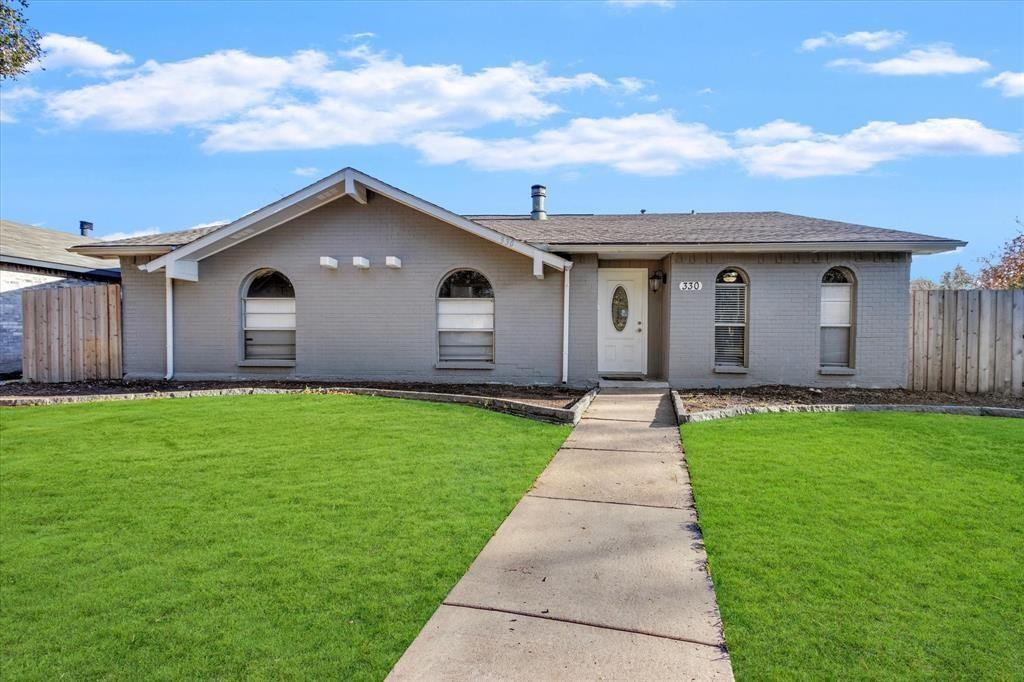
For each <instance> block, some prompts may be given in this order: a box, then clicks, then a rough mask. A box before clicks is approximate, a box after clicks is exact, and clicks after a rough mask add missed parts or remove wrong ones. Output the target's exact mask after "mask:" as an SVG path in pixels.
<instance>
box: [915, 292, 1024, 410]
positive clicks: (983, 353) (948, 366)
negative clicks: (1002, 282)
mask: <svg viewBox="0 0 1024 682" xmlns="http://www.w3.org/2000/svg"><path fill="white" fill-rule="evenodd" d="M908 368H909V369H908V372H909V376H908V379H907V387H908V388H912V389H914V390H918V391H949V392H956V393H1002V394H1005V395H1022V394H1024V388H1022V386H1024V290H1015V291H985V290H973V289H965V290H959V291H955V290H934V291H912V292H911V300H910V361H909V364H908Z"/></svg>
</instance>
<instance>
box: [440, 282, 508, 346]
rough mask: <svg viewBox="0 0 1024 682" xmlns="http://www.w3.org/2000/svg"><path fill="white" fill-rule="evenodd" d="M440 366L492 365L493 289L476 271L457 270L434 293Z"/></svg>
mask: <svg viewBox="0 0 1024 682" xmlns="http://www.w3.org/2000/svg"><path fill="white" fill-rule="evenodd" d="M437 353H438V360H440V361H441V362H494V289H493V288H492V287H491V283H490V282H488V281H487V278H486V277H484V276H483V275H481V274H480V273H479V272H477V271H476V270H456V271H454V272H452V273H450V274H449V275H448V276H447V277H445V278H444V281H442V282H441V288H440V289H438V292H437Z"/></svg>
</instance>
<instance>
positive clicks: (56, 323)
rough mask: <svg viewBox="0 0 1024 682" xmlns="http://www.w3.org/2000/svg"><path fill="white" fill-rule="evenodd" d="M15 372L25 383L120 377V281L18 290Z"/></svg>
mask: <svg viewBox="0 0 1024 682" xmlns="http://www.w3.org/2000/svg"><path fill="white" fill-rule="evenodd" d="M21 305H22V322H23V334H24V336H23V337H22V350H21V373H22V376H23V377H24V378H25V379H29V380H31V381H42V382H54V381H83V380H87V379H120V378H121V285H120V284H99V285H96V286H84V287H61V288H54V289H35V290H28V291H24V292H22V295H21Z"/></svg>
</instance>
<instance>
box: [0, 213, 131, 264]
mask: <svg viewBox="0 0 1024 682" xmlns="http://www.w3.org/2000/svg"><path fill="white" fill-rule="evenodd" d="M95 243H99V240H98V239H93V238H91V237H83V236H81V235H77V234H73V233H71V232H61V231H58V230H47V229H45V228H42V227H33V226H32V225H24V224H22V223H16V222H14V221H11V220H0V259H10V258H17V259H22V260H30V261H38V262H40V263H49V264H53V265H55V266H60V265H68V266H72V267H74V268H77V269H82V268H85V269H90V270H117V269H118V264H117V261H116V260H110V259H107V258H93V257H91V256H83V255H81V254H78V253H71V252H69V251H68V250H67V249H68V247H69V246H77V245H79V244H95ZM53 269H57V270H59V269H61V268H59V267H55V268H53Z"/></svg>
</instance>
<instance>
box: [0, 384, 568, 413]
mask: <svg viewBox="0 0 1024 682" xmlns="http://www.w3.org/2000/svg"><path fill="white" fill-rule="evenodd" d="M337 386H346V387H349V388H380V389H387V390H391V391H421V392H426V393H446V394H449V395H452V394H459V395H476V396H484V397H487V398H506V399H508V400H518V401H520V402H524V403H530V404H531V405H542V406H544V407H560V408H567V407H570V406H571V405H572V404H573V403H575V402H576V401H577V400H579V398H580V397H581V396H582V395H583V394H584V393H586V391H585V390H583V389H574V388H564V387H561V386H512V385H510V384H431V383H420V382H397V381H163V380H156V381H78V382H71V383H63V384H29V383H21V382H7V383H2V384H0V396H3V397H23V396H24V397H29V396H63V395H110V394H113V393H152V392H154V391H156V392H163V391H204V390H210V389H218V388H292V389H301V388H333V387H337Z"/></svg>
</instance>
